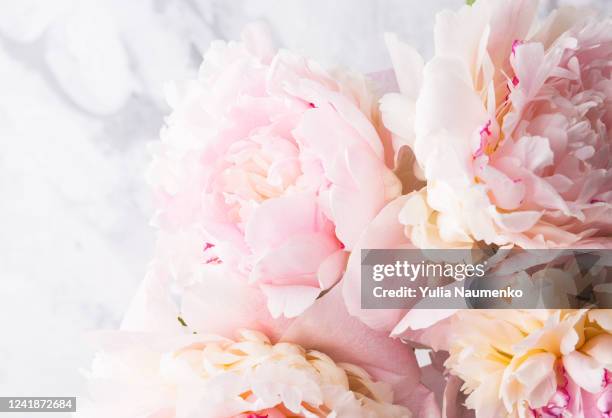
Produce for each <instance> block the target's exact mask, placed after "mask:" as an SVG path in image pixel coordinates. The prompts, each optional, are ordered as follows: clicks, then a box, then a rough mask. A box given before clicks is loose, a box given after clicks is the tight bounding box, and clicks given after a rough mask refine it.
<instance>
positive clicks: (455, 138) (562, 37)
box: [381, 0, 612, 248]
mask: <svg viewBox="0 0 612 418" xmlns="http://www.w3.org/2000/svg"><path fill="white" fill-rule="evenodd" d="M536 11H537V2H535V1H532V0H491V1H477V2H475V4H474V5H473V6H464V7H462V8H461V9H460V10H459V11H457V12H451V11H444V12H442V13H440V14H439V15H438V17H437V20H436V25H435V56H434V57H433V59H432V60H431V61H430V62H428V63H427V64H426V65H424V66H423V63H422V61H421V60H420V59H419V57H418V55H417V54H416V53H415V52H414V51H413V50H412V49H411V48H409V47H408V46H406V45H403V44H401V43H400V42H399V41H398V40H397V39H396V38H394V37H392V36H390V37H389V38H388V43H389V47H390V52H391V55H392V58H393V63H394V66H395V70H396V73H397V76H398V82H399V85H400V89H401V93H393V94H389V95H387V96H385V97H384V98H383V100H382V105H381V107H382V112H383V118H384V121H385V124H386V125H387V127H388V128H389V129H390V130H391V131H392V132H393V133H394V136H395V142H396V143H397V144H399V145H407V146H409V147H411V148H412V150H413V151H414V154H415V157H416V160H417V163H418V164H417V166H416V169H417V170H416V171H417V172H418V173H419V174H420V175H421V176H422V177H423V178H424V179H426V181H427V186H426V188H425V189H424V190H422V191H421V192H420V193H421V195H420V196H418V197H416V198H414V199H410V200H409V201H408V202H407V204H408V207H406V208H405V209H404V210H403V211H402V215H401V220H400V222H401V223H402V224H403V225H405V226H407V227H409V234H410V237H411V239H412V240H413V244H415V245H417V246H419V247H426V248H446V247H450V248H455V247H467V246H470V245H472V244H473V243H474V242H477V241H484V242H485V243H487V244H491V243H494V244H497V245H518V246H520V247H523V248H568V247H571V248H576V247H584V248H595V247H597V248H599V247H609V246H610V245H611V244H610V234H611V232H612V170H611V168H612V158H610V155H611V149H610V147H611V142H610V138H611V137H612V136H611V129H612V81H611V80H610V74H611V72H612V19H610V18H604V19H599V18H598V17H597V16H596V15H593V14H589V13H585V12H582V11H578V10H574V9H569V8H565V9H560V10H557V11H555V12H553V13H552V14H551V15H550V16H549V17H548V18H547V19H546V20H545V21H544V22H542V23H541V24H539V25H538V24H536V22H535V18H536ZM421 68H422V73H421V72H420V71H419V70H420V69H421Z"/></svg>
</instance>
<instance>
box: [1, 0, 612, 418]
mask: <svg viewBox="0 0 612 418" xmlns="http://www.w3.org/2000/svg"><path fill="white" fill-rule="evenodd" d="M479 1H486V0H479ZM461 3H462V1H461V0H435V1H424V0H420V1H417V0H378V1H377V0H291V1H289V0H0V196H1V198H0V199H1V202H0V332H1V335H0V396H8V395H15V396H17V395H20V396H40V395H65V396H68V395H74V394H79V393H82V391H83V388H82V385H83V380H82V378H81V376H80V374H79V368H86V367H87V365H88V363H89V360H90V358H91V357H90V356H91V352H90V351H89V349H87V348H86V346H85V345H84V344H83V343H82V339H81V337H80V336H81V335H82V334H83V333H84V332H86V331H87V330H92V329H99V328H113V327H116V326H117V325H118V323H119V321H120V318H121V315H122V312H123V311H124V310H125V308H126V306H127V304H128V302H129V300H130V298H131V296H132V294H133V293H134V291H135V288H136V286H137V284H138V282H139V280H140V279H141V278H142V277H143V274H144V272H145V269H146V266H147V263H148V260H149V258H150V255H151V251H152V246H153V239H154V233H153V230H152V229H151V228H150V227H149V224H148V219H149V217H150V215H151V202H150V195H149V192H148V189H147V186H146V184H145V181H144V174H143V173H144V170H145V168H146V166H147V163H148V159H149V155H148V152H147V143H149V142H150V141H152V140H154V139H155V138H156V137H157V135H158V132H159V129H160V127H161V124H162V120H163V116H164V114H166V113H167V112H168V108H167V106H166V104H165V102H164V99H163V96H162V91H163V90H162V87H163V84H164V82H165V81H167V80H171V79H180V78H185V77H189V76H192V75H194V74H195V72H196V69H197V67H198V65H199V63H200V61H201V56H202V54H203V52H204V51H205V50H206V48H207V46H208V44H209V43H210V41H211V40H213V39H216V38H229V39H235V38H237V37H238V34H239V32H240V28H241V27H242V26H243V25H244V24H245V23H248V22H250V21H253V20H264V21H267V22H269V23H270V25H271V27H272V29H273V32H274V34H275V37H276V38H277V40H278V42H279V44H281V45H284V46H286V47H289V48H292V49H295V50H298V51H300V52H303V53H304V54H306V55H309V56H311V57H313V58H315V59H318V60H319V61H321V62H323V63H325V64H330V63H337V64H341V65H344V66H347V67H352V68H354V69H356V70H361V71H364V72H368V71H375V70H380V69H384V68H387V67H388V66H389V58H388V57H387V54H386V51H385V49H384V45H383V40H382V34H383V32H385V31H394V32H398V33H400V34H401V36H402V37H403V38H405V39H406V40H409V41H411V42H412V43H413V44H414V45H415V46H416V47H417V48H418V49H419V50H420V51H421V52H422V53H423V54H425V55H426V56H428V55H430V54H431V49H432V25H433V20H434V15H435V13H436V12H437V11H439V10H441V9H442V8H445V7H453V8H455V7H457V6H459V5H460V4H461ZM564 3H575V4H581V5H593V6H596V7H599V8H603V9H605V10H606V12H607V13H610V12H611V11H612V2H610V1H608V0H592V1H590V0H572V1H570V0H557V1H554V0H548V1H545V2H544V5H543V8H545V9H546V8H549V7H552V6H554V5H555V4H564ZM3 416H5V415H3ZM7 416H8V415H7ZM16 416H17V415H16ZM41 416H42V415H41ZM53 416H55V417H60V416H61V415H60V414H54V415H53Z"/></svg>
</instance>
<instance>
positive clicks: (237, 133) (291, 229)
mask: <svg viewBox="0 0 612 418" xmlns="http://www.w3.org/2000/svg"><path fill="white" fill-rule="evenodd" d="M168 99H169V103H170V105H171V106H172V108H173V113H172V114H171V115H170V116H169V117H168V119H167V126H166V128H165V129H164V130H163V132H162V140H161V142H160V143H158V144H156V145H155V149H154V154H155V156H154V162H153V165H152V167H151V170H150V178H151V182H152V183H153V185H154V187H155V190H156V194H157V196H158V197H159V201H160V209H159V213H158V215H157V217H156V219H155V222H156V224H157V225H158V226H159V227H160V228H161V230H162V231H163V232H162V233H161V238H160V240H161V241H162V242H161V243H160V247H162V248H166V247H174V246H176V245H178V246H179V247H182V249H181V254H182V255H181V257H182V258H183V259H186V258H188V259H187V260H184V261H185V263H183V264H182V265H181V266H180V268H176V269H174V271H172V272H171V273H173V275H174V277H176V278H177V279H178V281H179V283H188V282H191V281H193V280H198V273H197V272H198V269H199V266H200V265H202V264H205V263H209V264H210V263H225V264H228V265H231V266H236V268H237V269H238V270H239V271H240V272H241V273H242V274H244V275H246V276H247V278H248V280H249V281H250V282H251V283H256V284H257V285H258V286H259V287H260V288H261V289H262V291H263V292H264V293H265V295H266V296H267V300H268V307H269V309H270V311H271V312H272V314H273V315H274V316H275V317H278V316H280V315H284V316H286V317H294V316H296V315H299V314H300V313H301V312H303V311H304V310H305V309H306V308H307V307H308V306H309V305H311V304H312V303H313V301H314V300H315V299H316V298H317V297H318V296H319V294H320V293H321V292H322V291H324V290H326V289H329V288H330V287H331V286H333V285H334V284H335V283H336V282H337V281H338V280H339V279H340V277H341V276H342V273H343V271H344V268H345V264H346V259H347V254H348V253H349V252H350V251H351V250H352V249H353V247H354V245H355V242H356V240H357V239H358V237H359V235H360V234H361V232H362V230H363V229H364V228H365V226H366V225H367V224H368V223H369V222H370V221H371V220H372V219H373V218H374V216H375V215H376V214H377V213H378V211H379V210H380V209H381V208H382V207H383V206H384V205H385V204H386V203H387V202H389V201H390V200H392V199H393V198H395V197H397V196H398V195H399V194H400V193H401V184H400V183H399V180H398V179H397V178H396V177H395V175H394V174H393V173H392V171H391V170H390V169H389V168H388V167H387V165H386V162H389V163H391V162H392V158H393V156H392V155H390V153H391V152H392V151H391V148H390V147H385V146H384V145H385V141H386V140H387V139H388V138H387V136H388V135H387V134H385V133H384V131H382V129H379V128H380V126H382V123H380V122H379V115H378V113H377V112H378V110H377V106H376V99H377V97H376V95H375V94H374V92H373V90H372V87H371V86H370V84H369V82H368V80H366V79H365V78H364V77H363V76H361V75H357V74H353V73H347V72H335V73H328V72H326V71H324V70H323V69H322V68H321V67H319V66H318V65H317V64H316V63H314V62H312V61H309V60H307V59H305V58H303V57H301V56H299V55H297V54H294V53H292V52H289V51H286V50H280V51H276V50H275V49H274V48H273V47H272V46H271V42H270V40H269V36H268V34H267V33H266V32H265V31H264V30H263V29H262V28H261V27H259V26H251V27H249V28H247V29H246V30H245V32H244V33H243V41H242V42H240V43H235V42H230V43H224V42H220V41H219V42H216V43H214V44H213V45H212V46H211V48H210V50H209V51H208V52H207V53H206V56H205V58H204V63H203V65H202V68H201V70H200V75H199V77H198V79H197V80H191V81H188V82H185V83H182V84H176V85H174V86H171V87H170V89H169V93H168ZM166 240H169V241H170V242H172V244H170V245H168V244H165V243H164V242H163V241H166ZM178 242H180V243H178ZM162 252H163V250H162ZM187 256H188V257H187ZM160 257H163V255H160Z"/></svg>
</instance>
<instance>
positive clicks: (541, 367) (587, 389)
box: [445, 310, 612, 418]
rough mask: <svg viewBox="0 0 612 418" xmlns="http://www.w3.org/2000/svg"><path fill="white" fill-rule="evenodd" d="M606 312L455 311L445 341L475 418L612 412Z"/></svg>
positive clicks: (597, 417) (609, 316)
mask: <svg viewBox="0 0 612 418" xmlns="http://www.w3.org/2000/svg"><path fill="white" fill-rule="evenodd" d="M611 326H612V311H610V310H580V311H575V310H569V311H560V310H550V311H548V310H533V311H521V310H511V311H509V310H491V311H460V312H458V313H457V314H456V315H455V316H454V317H453V318H452V321H451V326H450V328H449V329H450V330H451V331H450V334H449V335H448V339H447V344H448V346H447V347H446V348H448V350H449V352H450V357H449V358H448V360H447V361H446V363H445V366H446V367H447V368H448V369H449V371H450V373H451V374H453V375H455V376H458V377H459V378H461V379H462V380H463V382H464V384H463V387H462V390H463V391H464V392H465V393H466V394H468V396H467V399H466V406H467V407H468V408H471V409H474V410H475V413H476V417H477V418H485V417H486V418H489V417H520V418H536V417H546V418H548V417H576V418H579V417H584V418H586V417H588V418H607V417H609V416H610V414H611V413H612V402H611V401H612V385H611V383H612V381H611V379H610V378H611V374H610V372H611V371H612V328H611Z"/></svg>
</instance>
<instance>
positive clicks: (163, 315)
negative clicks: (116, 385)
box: [94, 264, 439, 418]
mask: <svg viewBox="0 0 612 418" xmlns="http://www.w3.org/2000/svg"><path fill="white" fill-rule="evenodd" d="M154 267H155V266H154ZM157 269H158V268H153V269H152V271H156V270H157ZM202 274H203V279H202V280H201V281H198V282H196V283H193V284H191V285H189V286H186V287H185V288H183V289H181V292H180V294H179V295H176V296H174V295H173V292H172V283H171V282H168V281H167V280H165V276H164V275H154V274H149V275H148V276H147V277H145V280H144V281H143V283H142V285H141V287H140V289H139V291H138V293H137V295H136V297H135V298H134V300H133V302H132V304H131V306H130V308H129V309H128V312H127V315H126V316H125V319H124V321H123V324H122V327H121V328H122V331H121V333H120V334H119V335H125V336H128V338H127V340H126V341H125V345H126V346H130V344H131V343H130V339H129V338H131V337H129V336H131V335H136V336H138V335H142V336H147V335H148V336H149V337H146V339H147V341H148V339H150V338H152V337H151V336H154V335H160V336H162V337H163V338H162V340H164V341H167V342H164V343H163V344H174V343H172V341H175V340H177V341H182V339H184V338H185V334H187V335H189V334H192V333H195V334H194V335H216V336H218V337H219V338H223V339H233V338H234V337H236V330H238V329H249V330H253V331H255V332H257V333H260V334H263V335H266V337H267V338H269V340H270V342H271V343H272V344H278V343H283V342H286V343H291V344H296V345H300V346H302V347H307V348H308V349H310V350H316V351H319V352H323V353H325V354H327V355H328V356H330V357H331V358H333V359H334V361H336V362H338V363H350V364H354V365H357V366H359V367H360V368H362V369H363V370H365V371H366V373H367V374H368V375H369V376H371V377H372V379H373V380H374V381H377V382H380V383H381V384H384V385H388V386H389V387H390V388H391V390H392V392H393V394H394V396H393V403H394V404H397V405H402V406H404V407H407V408H409V409H410V410H411V411H413V412H414V415H415V416H418V417H421V416H422V417H427V418H438V416H439V415H438V414H439V408H438V406H437V405H436V402H435V399H434V395H433V393H432V392H431V389H432V387H431V386H427V385H425V383H424V380H423V379H424V375H425V374H428V373H429V371H428V370H422V369H420V368H419V366H418V364H417V361H416V358H415V354H414V352H413V350H412V348H411V347H410V346H408V345H406V344H404V343H402V342H401V341H400V340H398V339H393V338H390V337H389V336H388V334H387V333H385V332H381V331H376V330H372V329H370V328H368V327H367V326H366V325H364V324H363V323H362V322H361V321H359V320H358V319H357V318H354V317H352V316H350V315H349V314H348V312H347V310H346V307H345V305H344V303H343V301H342V293H341V288H340V287H339V286H336V287H334V288H333V289H331V290H330V291H329V292H327V293H326V294H325V295H324V296H322V297H320V298H319V299H318V300H317V301H316V302H315V303H314V304H313V305H312V306H311V307H309V308H308V309H307V310H306V311H305V312H303V313H302V314H301V315H300V316H298V317H296V318H291V319H288V318H282V317H281V318H272V316H271V315H270V312H269V311H268V309H267V307H266V301H265V295H264V294H263V293H262V291H261V290H260V289H259V287H258V286H253V285H248V284H246V283H244V280H243V278H242V277H241V276H240V275H239V274H238V273H236V272H234V271H232V269H231V268H229V266H226V265H224V264H209V265H205V266H203V267H202ZM135 338H136V341H139V338H140V337H135ZM143 338H145V337H143ZM116 340H117V339H115V338H112V339H111V342H113V341H116ZM121 340H122V338H119V341H121ZM156 341H157V340H156ZM95 346H96V347H98V348H100V347H99V345H98V344H96V345H95ZM106 348H107V345H106V344H103V345H102V349H103V350H102V351H105V350H106ZM117 373H119V371H117ZM112 374H113V375H114V374H115V372H113V373H112ZM94 395H95V393H94ZM94 397H95V396H94ZM128 404H129V403H128ZM95 409H96V410H97V409H98V408H95Z"/></svg>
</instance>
